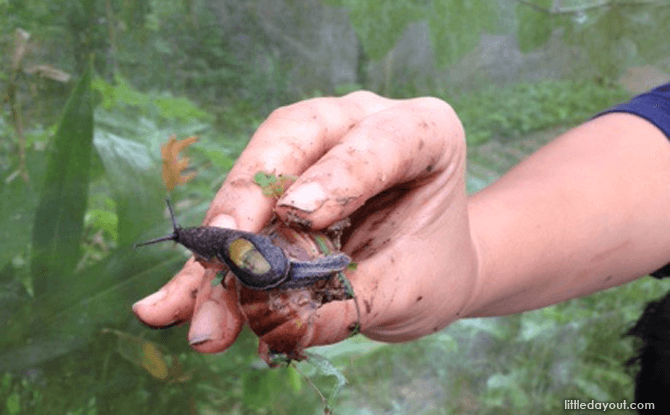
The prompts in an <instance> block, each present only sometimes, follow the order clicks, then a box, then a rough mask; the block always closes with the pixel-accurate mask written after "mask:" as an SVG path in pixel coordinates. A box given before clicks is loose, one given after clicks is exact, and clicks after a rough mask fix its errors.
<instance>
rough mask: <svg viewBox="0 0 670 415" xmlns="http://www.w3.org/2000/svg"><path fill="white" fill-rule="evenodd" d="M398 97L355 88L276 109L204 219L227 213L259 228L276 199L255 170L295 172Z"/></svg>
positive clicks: (246, 227)
mask: <svg viewBox="0 0 670 415" xmlns="http://www.w3.org/2000/svg"><path fill="white" fill-rule="evenodd" d="M396 102H397V101H396V100H392V99H388V98H383V97H380V96H378V95H376V94H373V93H371V92H366V91H359V92H354V93H351V94H349V95H346V96H344V97H341V98H333V97H328V98H314V99H310V100H306V101H301V102H298V103H296V104H293V105H289V106H286V107H281V108H278V109H276V110H275V111H274V112H273V113H272V114H271V115H270V116H269V117H268V119H267V120H266V121H265V122H263V123H262V124H261V125H260V127H259V128H258V130H256V132H255V133H254V135H253V137H252V138H251V141H250V142H249V144H248V145H247V147H246V149H245V150H244V151H243V152H242V154H241V155H240V157H239V158H238V160H237V162H236V163H235V166H234V167H233V168H232V169H231V170H230V173H229V174H228V177H227V178H226V180H225V182H224V183H223V185H222V186H221V189H219V191H218V192H217V194H216V196H215V197H214V200H213V202H212V204H211V206H210V208H209V210H208V212H207V215H206V216H205V221H204V223H205V225H207V224H209V223H210V222H211V221H212V220H214V218H215V217H217V216H219V215H229V216H231V217H232V218H233V219H234V220H235V222H236V224H237V227H238V229H241V230H245V231H251V232H257V231H259V230H260V229H261V228H262V227H263V225H264V224H265V223H267V222H268V220H269V219H270V216H271V214H272V208H273V207H274V201H273V200H272V199H271V198H269V197H267V196H264V195H263V193H262V190H261V189H260V187H259V186H257V185H256V184H255V182H254V175H255V174H256V173H258V172H265V173H271V174H275V175H279V174H282V175H296V176H299V175H300V174H302V172H304V171H305V170H306V169H307V168H309V167H310V166H311V165H312V164H314V163H315V162H316V161H317V160H319V158H321V157H322V156H323V155H324V154H325V153H326V152H327V151H328V150H330V149H331V148H332V147H333V146H334V145H335V144H336V143H337V142H338V141H339V140H340V138H341V137H342V136H344V135H345V134H346V132H347V131H349V130H350V129H352V128H354V127H355V126H356V125H357V124H358V123H360V122H361V121H362V120H363V119H364V118H366V117H367V116H369V115H370V114H373V113H375V112H378V111H381V110H383V109H386V108H389V107H391V106H393V105H394V104H395V103H396Z"/></svg>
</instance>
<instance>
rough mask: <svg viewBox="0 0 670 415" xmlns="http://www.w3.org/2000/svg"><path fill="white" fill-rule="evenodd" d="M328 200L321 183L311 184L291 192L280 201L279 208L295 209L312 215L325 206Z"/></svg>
mask: <svg viewBox="0 0 670 415" xmlns="http://www.w3.org/2000/svg"><path fill="white" fill-rule="evenodd" d="M327 198H328V195H327V194H326V191H325V190H324V189H323V187H322V186H321V185H320V184H319V183H317V182H310V183H307V184H304V185H302V186H300V187H298V188H297V189H295V190H293V189H291V190H289V192H288V193H287V194H285V195H284V196H283V197H282V198H281V199H280V200H279V206H286V207H293V208H295V209H298V210H301V211H303V212H307V213H311V212H314V211H316V210H317V209H319V208H320V207H321V206H323V204H324V203H325V202H326V200H327Z"/></svg>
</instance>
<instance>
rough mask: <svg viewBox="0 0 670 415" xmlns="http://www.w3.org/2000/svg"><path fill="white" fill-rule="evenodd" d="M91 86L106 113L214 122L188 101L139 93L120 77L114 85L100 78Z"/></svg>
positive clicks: (155, 94) (178, 120)
mask: <svg viewBox="0 0 670 415" xmlns="http://www.w3.org/2000/svg"><path fill="white" fill-rule="evenodd" d="M92 86H93V89H94V90H96V91H98V92H99V93H100V97H101V98H102V102H101V103H100V105H101V107H102V108H104V109H106V110H112V109H118V110H123V111H126V112H133V113H134V112H136V111H138V110H139V111H140V114H141V115H144V116H148V115H152V114H156V115H157V116H158V117H161V118H163V119H165V120H168V121H176V122H181V123H185V122H192V121H195V120H202V121H205V122H212V121H214V117H213V116H212V115H211V114H209V113H208V112H206V111H203V110H202V109H200V108H198V107H197V106H196V105H195V104H194V103H193V102H191V101H190V100H189V99H187V98H185V97H177V98H173V97H171V96H169V95H168V94H157V93H144V92H140V91H138V90H137V89H135V88H133V87H132V86H131V85H130V84H129V83H128V81H126V80H125V79H124V78H123V77H121V76H119V75H117V76H116V77H115V82H114V85H112V84H110V83H108V82H105V81H104V80H103V79H101V78H99V77H98V78H95V79H94V81H93V85H92Z"/></svg>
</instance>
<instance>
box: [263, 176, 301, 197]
mask: <svg viewBox="0 0 670 415" xmlns="http://www.w3.org/2000/svg"><path fill="white" fill-rule="evenodd" d="M296 180H298V177H297V176H291V175H283V174H280V175H279V176H275V175H274V174H272V173H264V172H262V171H259V172H258V173H256V174H255V175H254V183H256V184H257V185H258V186H260V188H261V189H262V190H263V195H265V196H268V197H273V198H275V199H279V198H280V197H282V195H283V194H284V193H286V190H287V189H288V188H289V187H290V186H291V185H292V184H293V182H295V181H296Z"/></svg>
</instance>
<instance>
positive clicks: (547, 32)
mask: <svg viewBox="0 0 670 415" xmlns="http://www.w3.org/2000/svg"><path fill="white" fill-rule="evenodd" d="M553 3H554V2H553V0H536V1H535V2H534V3H533V4H534V5H535V6H536V7H531V6H529V5H528V4H524V3H518V4H517V5H516V17H517V19H518V24H517V32H516V38H517V40H518V41H519V47H520V48H521V51H522V52H529V51H531V50H534V49H537V48H538V47H540V46H542V45H544V44H545V43H546V42H547V40H549V38H550V37H551V34H552V32H553V30H554V24H553V23H554V22H553V20H552V19H549V18H547V11H546V10H549V9H550V8H551V6H552V5H553Z"/></svg>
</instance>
